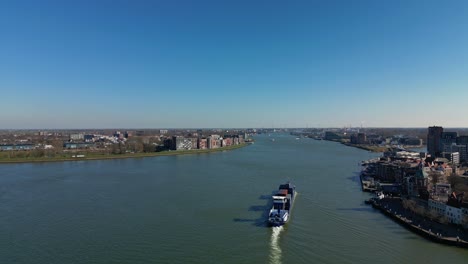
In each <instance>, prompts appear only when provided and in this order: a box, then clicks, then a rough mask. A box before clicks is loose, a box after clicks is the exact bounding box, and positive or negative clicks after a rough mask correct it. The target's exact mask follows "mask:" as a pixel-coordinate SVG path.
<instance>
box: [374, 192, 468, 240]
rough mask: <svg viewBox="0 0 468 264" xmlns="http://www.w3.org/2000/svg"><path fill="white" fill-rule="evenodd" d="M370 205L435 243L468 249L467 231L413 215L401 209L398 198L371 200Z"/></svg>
mask: <svg viewBox="0 0 468 264" xmlns="http://www.w3.org/2000/svg"><path fill="white" fill-rule="evenodd" d="M370 204H371V205H372V207H373V208H375V209H378V210H379V211H381V212H382V213H383V214H384V215H386V216H388V217H390V218H391V219H392V220H394V221H395V222H397V223H399V224H400V225H402V226H403V227H405V228H407V229H408V230H410V231H412V232H414V233H416V234H418V235H420V236H422V237H424V238H426V239H429V240H431V241H433V242H436V243H441V244H445V245H450V246H457V247H462V248H468V231H467V230H463V229H462V228H460V227H458V226H455V225H447V224H441V223H439V222H436V221H433V220H431V219H428V218H426V217H422V216H418V215H415V214H414V213H411V212H409V211H408V210H406V209H404V208H403V205H402V203H401V200H400V198H384V199H381V200H378V199H372V200H371V201H370Z"/></svg>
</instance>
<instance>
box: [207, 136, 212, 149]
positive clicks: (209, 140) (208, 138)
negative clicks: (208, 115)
mask: <svg viewBox="0 0 468 264" xmlns="http://www.w3.org/2000/svg"><path fill="white" fill-rule="evenodd" d="M212 140H213V139H212V138H211V137H207V138H206V148H208V149H211V148H212V142H213V141H212Z"/></svg>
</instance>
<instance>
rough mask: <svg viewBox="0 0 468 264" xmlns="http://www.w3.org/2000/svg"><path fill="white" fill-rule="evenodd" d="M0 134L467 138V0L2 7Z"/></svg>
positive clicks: (2, 4)
mask: <svg viewBox="0 0 468 264" xmlns="http://www.w3.org/2000/svg"><path fill="white" fill-rule="evenodd" d="M0 99H1V103H0V128H112V127H135V128H159V127H173V128H178V127H271V126H275V127H305V126H309V127H316V126H320V127H329V126H335V127H341V126H345V125H355V126H360V125H361V123H363V125H364V126H373V127H376V126H382V127H397V126H398V127H400V126H401V127H425V126H429V125H434V124H437V125H443V126H447V127H467V126H468V120H467V117H466V115H467V114H468V1H463V0H460V1H457V0H453V1H430V0H424V1H407V0H404V1H396V0H395V1H393V0H392V1H375V0H372V1H360V0H355V1H348V0H344V1H330V0H323V1H274V0H270V1H250V0H249V1H247V0H245V1H242V0H241V1H219V0H214V1H195V0H194V1H173V0H171V1H130V0H129V1H95V0H93V1H86V0H81V1H71V0H70V1H66V0H65V1H64V0H59V1H46V0H41V1H36V0H32V1H21V0H12V1H1V2H0Z"/></svg>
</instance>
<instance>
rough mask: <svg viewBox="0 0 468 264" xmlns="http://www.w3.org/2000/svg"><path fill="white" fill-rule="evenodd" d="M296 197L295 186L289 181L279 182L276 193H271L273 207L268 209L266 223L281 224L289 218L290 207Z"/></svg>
mask: <svg viewBox="0 0 468 264" xmlns="http://www.w3.org/2000/svg"><path fill="white" fill-rule="evenodd" d="M295 198H296V186H294V185H292V184H291V183H289V182H288V183H286V184H281V185H280V186H279V189H278V193H277V194H275V195H273V207H272V208H271V210H270V214H269V217H268V223H269V224H270V225H272V226H281V225H284V224H286V223H287V222H288V220H289V219H290V218H291V209H292V205H293V202H294V199H295Z"/></svg>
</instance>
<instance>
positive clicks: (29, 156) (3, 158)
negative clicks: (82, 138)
mask: <svg viewBox="0 0 468 264" xmlns="http://www.w3.org/2000/svg"><path fill="white" fill-rule="evenodd" d="M247 145H248V144H247V143H244V144H239V145H233V146H229V147H223V148H216V149H193V150H177V151H176V150H172V151H161V152H144V153H123V154H113V153H108V152H87V151H86V150H83V151H75V152H62V153H55V152H51V151H50V152H47V151H43V150H42V151H40V153H38V152H37V151H36V150H32V151H3V152H0V163H24V162H53V161H77V160H104V159H125V158H144V157H156V156H172V155H187V154H200V153H211V152H219V151H226V150H233V149H238V148H242V147H245V146H247ZM76 155H84V157H73V156H76Z"/></svg>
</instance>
